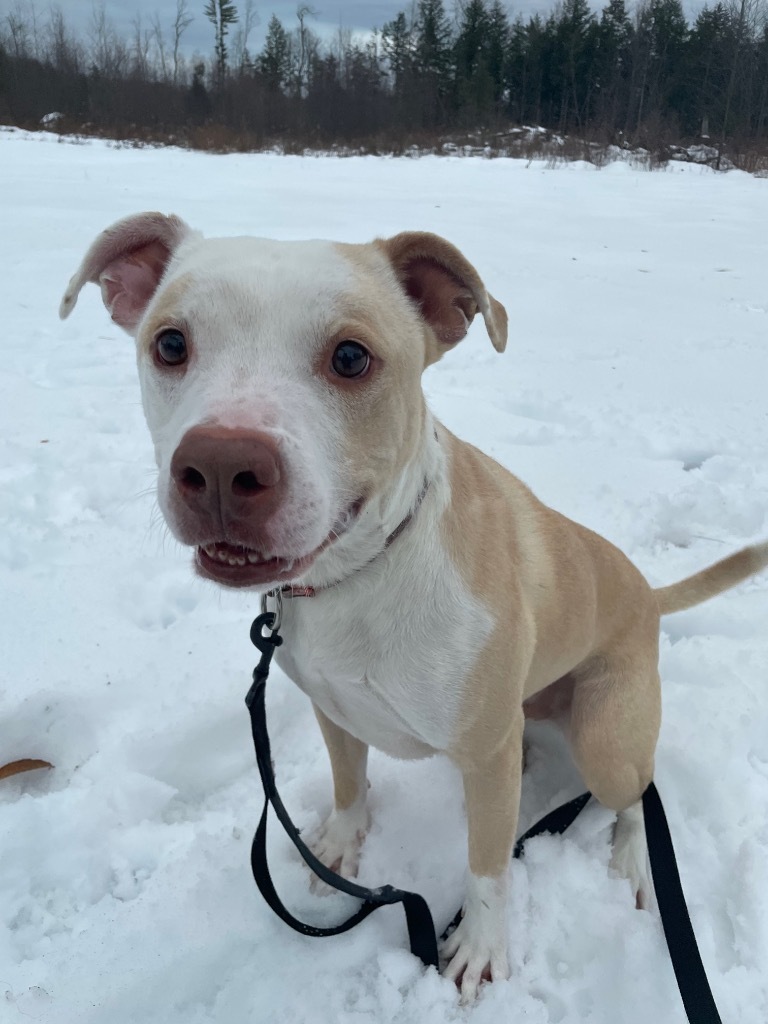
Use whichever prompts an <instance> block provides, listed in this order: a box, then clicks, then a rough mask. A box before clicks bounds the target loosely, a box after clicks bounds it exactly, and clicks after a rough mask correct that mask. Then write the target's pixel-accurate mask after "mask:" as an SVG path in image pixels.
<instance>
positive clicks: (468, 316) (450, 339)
mask: <svg viewBox="0 0 768 1024" xmlns="http://www.w3.org/2000/svg"><path fill="white" fill-rule="evenodd" d="M377 244H378V245H379V246H380V247H381V248H382V249H383V250H384V252H385V254H386V256H387V258H388V259H389V261H390V263H391V264H392V267H393V269H394V271H395V274H396V275H397V278H398V280H399V281H400V284H401V285H402V287H403V288H404V289H405V291H406V293H407V294H408V295H409V296H410V298H411V299H413V301H414V302H415V303H416V304H417V305H418V306H419V308H420V310H421V315H422V316H423V317H424V319H425V320H426V321H427V323H428V324H429V326H430V327H431V328H432V331H433V332H434V335H435V338H436V339H437V342H438V344H437V347H436V350H435V351H434V353H430V354H429V358H428V361H429V362H434V361H435V360H436V359H439V358H440V356H441V355H442V354H443V352H444V351H445V350H446V349H449V348H452V347H453V346H454V345H456V344H457V343H458V342H460V341H461V340H462V338H464V337H465V335H466V333H467V331H468V330H469V325H470V324H471V323H472V319H473V317H474V315H475V313H477V311H478V310H479V311H480V313H482V316H483V320H485V328H486V330H487V331H488V336H489V337H490V339H491V341H492V342H493V347H494V348H495V349H496V351H497V352H503V351H504V348H505V347H506V344H507V311H506V310H505V309H504V307H503V306H502V304H501V303H500V302H497V301H496V299H494V298H493V296H492V295H489V294H488V292H487V291H486V288H485V285H484V284H483V282H482V281H481V280H480V275H479V274H478V273H477V271H476V270H475V268H474V267H473V266H472V264H471V263H470V262H469V261H468V260H467V259H465V257H464V256H463V255H462V254H461V253H460V252H459V250H458V249H457V248H456V246H455V245H451V243H450V242H447V241H446V240H445V239H444V238H441V237H440V236H439V235H433V234H430V233H429V232H427V231H404V232H402V233H401V234H399V235H395V236H394V237H393V238H386V239H378V240H377Z"/></svg>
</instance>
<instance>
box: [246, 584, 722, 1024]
mask: <svg viewBox="0 0 768 1024" xmlns="http://www.w3.org/2000/svg"><path fill="white" fill-rule="evenodd" d="M272 596H276V601H277V606H276V610H275V611H274V612H269V611H267V610H266V598H267V595H264V596H262V614H261V615H259V616H257V617H256V618H255V619H254V621H253V624H252V626H251V641H252V643H253V644H254V646H255V647H256V648H257V649H258V650H259V651H260V653H261V658H260V659H259V663H258V665H257V666H256V667H255V668H254V670H253V683H252V685H251V688H250V689H249V691H248V693H247V695H246V698H245V703H246V705H247V707H248V711H249V713H250V716H251V731H252V734H253V743H254V747H255V750H256V761H257V764H258V767H259V774H260V776H261V781H262V785H263V787H264V797H265V800H264V810H263V811H262V814H261V819H260V821H259V824H258V827H257V829H256V834H255V835H254V837H253V844H252V846H251V869H252V871H253V877H254V880H255V882H256V885H257V886H258V888H259V891H260V892H261V895H262V896H263V897H264V900H265V901H266V903H267V904H268V905H269V906H270V907H271V909H272V910H273V911H274V912H275V914H277V916H278V917H279V918H280V919H281V920H282V921H284V922H285V923H286V924H287V925H289V926H290V927H291V928H293V929H294V931H297V932H299V933H300V934H302V935H309V936H314V937H325V936H330V935H340V934H341V933H343V932H347V931H349V930H350V929H351V928H354V927H355V925H357V924H359V923H360V922H361V921H363V920H364V919H365V918H366V917H368V915H369V914H372V913H373V912H374V910H378V908H379V907H382V906H387V905H389V904H393V903H402V905H403V909H404V911H405V916H406V921H407V925H408V938H409V942H410V947H411V952H412V953H413V955H414V956H417V957H419V959H420V960H422V962H423V963H424V964H425V965H426V966H428V967H438V966H439V962H438V952H437V936H436V933H435V925H434V922H433V920H432V914H431V913H430V910H429V906H428V905H427V902H426V900H425V899H424V898H423V896H420V895H419V894H418V893H413V892H407V891H406V890H402V889H396V888H395V887H394V886H392V885H384V886H381V887H379V888H377V889H367V888H365V887H364V886H362V885H358V884H357V883H356V882H350V881H349V880H348V879H346V878H343V877H342V876H341V875H338V874H336V872H335V871H331V870H330V868H327V867H326V866H325V865H324V864H323V863H322V861H320V860H318V858H317V857H316V856H315V855H314V853H312V851H311V850H310V849H309V847H308V846H307V845H306V843H305V842H304V841H303V840H302V839H301V836H300V834H299V830H298V829H297V828H296V826H295V825H294V824H293V822H292V821H291V818H290V816H289V814H288V812H287V811H286V809H285V805H284V804H283V802H282V800H281V799H280V794H279V793H278V791H277V783H276V782H275V773H274V768H273V766H272V754H271V750H270V744H269V734H268V732H267V717H266V707H265V695H266V684H267V677H268V676H269V667H270V663H271V661H272V656H273V655H274V653H275V651H276V650H277V648H278V647H279V646H280V645H281V644H282V642H283V638H282V637H281V636H280V634H279V633H278V627H279V625H280V619H281V613H282V598H281V595H280V592H279V591H278V592H277V594H276V595H272ZM265 630H267V631H268V632H267V633H266V635H265V632H264V631H265ZM590 797H591V794H590V793H583V794H582V795H581V796H578V797H576V798H575V799H574V800H570V801H568V802H567V803H565V804H563V805H562V807H558V808H557V809H556V810H554V811H551V812H550V813H549V814H547V815H545V816H544V817H543V818H542V819H541V820H540V821H539V822H537V823H536V824H535V825H534V826H533V827H532V828H530V829H529V830H528V831H527V832H526V833H525V834H524V835H523V836H521V837H520V839H518V841H517V843H516V844H515V849H514V854H513V856H515V857H520V856H521V855H522V853H523V850H524V846H525V843H526V842H527V840H529V839H532V838H533V837H534V836H538V835H542V834H544V833H547V834H556V835H559V834H561V833H563V832H565V830H566V829H567V828H568V827H569V826H570V825H571V823H572V822H573V821H574V820H575V819H576V817H577V816H578V815H579V814H580V813H581V811H582V810H583V809H584V807H586V805H587V803H588V802H589V800H590ZM642 799H643V814H644V819H645V830H646V836H647V841H648V854H649V859H650V862H651V874H652V876H653V884H654V887H655V889H656V896H657V900H658V905H659V914H660V916H661V922H662V925H663V928H664V935H665V937H666V940H667V947H668V949H669V955H670V958H671V960H672V966H673V969H674V972H675V977H676V979H677V984H678V988H679V990H680V996H681V998H682V1001H683V1005H684V1007H685V1012H686V1015H687V1017H688V1020H689V1022H690V1024H722V1021H721V1018H720V1014H719V1013H718V1010H717V1006H716V1004H715V1001H714V998H713V996H712V990H711V989H710V986H709V982H708V980H707V975H706V972H705V970H704V966H703V964H702V961H701V955H700V954H699V949H698V946H697V944H696V936H695V935H694V932H693V927H692V925H691V920H690V917H689V915H688V908H687V906H686V903H685V896H684V894H683V890H682V886H681V884H680V875H679V873H678V870H677V863H676V860H675V851H674V847H673V845H672V838H671V836H670V833H669V826H668V824H667V819H666V815H665V814H664V808H663V806H662V803H661V799H660V797H659V794H658V791H657V789H656V786H655V785H654V783H653V782H651V784H650V785H649V786H648V788H647V790H646V791H645V793H644V794H643V798H642ZM270 804H271V805H272V808H273V810H274V812H275V815H276V816H277V819H278V821H279V822H280V824H281V825H282V826H283V828H284V829H285V831H286V833H287V835H288V837H289V838H290V840H291V842H292V843H293V845H294V846H295V847H296V849H297V850H298V851H299V853H300V854H301V856H302V858H303V859H304V861H305V862H306V863H307V865H308V866H309V867H310V868H311V869H312V871H314V872H315V874H316V875H317V876H318V878H320V879H322V881H324V882H325V883H326V884H327V885H330V886H332V887H333V888H335V889H338V890H339V891H341V892H344V893H347V894H348V895H349V896H354V897H357V898H358V899H359V900H361V904H360V906H359V908H358V909H357V910H356V911H355V913H353V914H352V915H351V917H349V918H347V920H346V921H342V923H341V924H339V925H336V926H333V927H328V928H319V927H316V926H315V925H309V924H305V923H304V922H303V921H300V920H299V919H298V918H296V917H294V916H293V915H292V914H291V913H290V912H289V911H288V910H287V908H286V907H285V906H284V905H283V903H282V902H281V900H280V897H279V896H278V894H277V891H276V890H275V886H274V883H273V882H272V877H271V875H270V872H269V865H268V863H267V814H268V811H269V806H270ZM460 919H461V911H459V912H458V913H457V914H456V916H455V917H454V919H453V921H452V922H451V924H450V925H449V926H448V928H447V929H446V930H445V932H444V933H443V936H442V937H443V938H445V936H446V935H448V934H449V933H450V931H451V929H452V928H453V927H455V926H456V925H457V924H458V923H459V920H460Z"/></svg>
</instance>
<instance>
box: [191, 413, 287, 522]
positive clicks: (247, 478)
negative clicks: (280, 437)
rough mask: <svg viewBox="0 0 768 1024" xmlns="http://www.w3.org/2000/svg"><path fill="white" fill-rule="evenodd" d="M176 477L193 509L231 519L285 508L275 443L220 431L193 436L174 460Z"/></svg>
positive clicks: (197, 431)
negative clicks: (279, 505) (282, 505)
mask: <svg viewBox="0 0 768 1024" xmlns="http://www.w3.org/2000/svg"><path fill="white" fill-rule="evenodd" d="M171 477H172V479H173V481H174V483H175V485H176V489H177V491H178V493H179V495H180V496H181V498H182V499H183V501H184V503H185V504H186V505H188V506H189V507H190V508H191V509H193V510H194V511H198V512H205V513H207V514H209V515H210V514H216V513H219V514H221V515H222V516H224V517H225V518H227V517H228V516H231V515H236V516H238V515H239V516H248V515H253V514H258V515H259V516H261V517H263V516H264V515H265V514H267V513H268V512H269V511H271V510H272V508H274V507H276V506H277V504H278V503H279V500H280V493H281V491H282V488H281V486H280V485H281V483H282V482H283V473H282V467H281V462H280V454H279V451H278V447H277V443H276V441H275V439H274V438H272V437H270V436H269V435H267V434H263V433H260V432H258V431H250V430H243V429H234V428H229V427H220V426H199V427H193V428H192V429H191V430H189V431H187V433H186V434H185V435H184V437H183V438H182V439H181V441H180V443H179V446H178V448H177V449H176V451H175V452H174V454H173V458H172V459H171Z"/></svg>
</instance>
